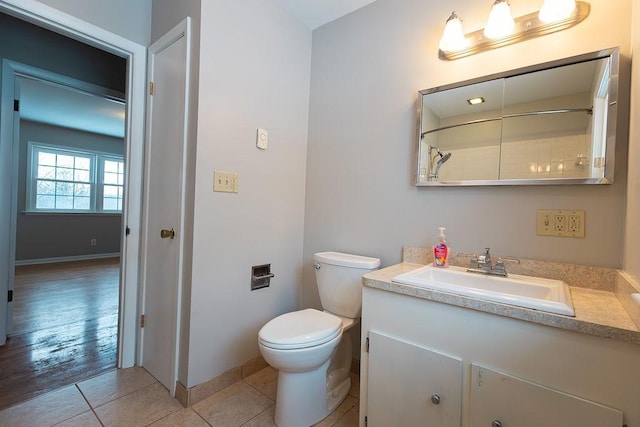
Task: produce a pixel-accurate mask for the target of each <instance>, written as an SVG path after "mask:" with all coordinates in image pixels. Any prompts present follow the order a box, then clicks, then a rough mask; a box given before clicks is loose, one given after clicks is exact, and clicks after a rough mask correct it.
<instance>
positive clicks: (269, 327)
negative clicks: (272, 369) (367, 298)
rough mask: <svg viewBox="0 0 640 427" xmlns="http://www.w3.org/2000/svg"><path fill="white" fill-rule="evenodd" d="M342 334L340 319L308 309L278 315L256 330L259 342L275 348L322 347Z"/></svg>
mask: <svg viewBox="0 0 640 427" xmlns="http://www.w3.org/2000/svg"><path fill="white" fill-rule="evenodd" d="M341 331H342V320H341V319H340V318H339V317H336V316H334V315H333V314H329V313H325V312H322V311H319V310H314V309H312V308H307V309H305V310H300V311H294V312H291V313H285V314H282V315H280V316H278V317H276V318H275V319H273V320H271V321H270V322H268V323H267V324H266V325H264V326H263V327H262V329H260V332H259V333H258V337H259V340H260V342H261V343H262V344H263V345H265V346H267V347H272V348H277V349H294V348H306V347H313V346H316V345H320V344H324V343H325V342H327V341H330V340H332V339H333V338H335V337H336V336H338V335H339V334H340V332H341Z"/></svg>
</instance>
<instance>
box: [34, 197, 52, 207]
mask: <svg viewBox="0 0 640 427" xmlns="http://www.w3.org/2000/svg"><path fill="white" fill-rule="evenodd" d="M55 207H56V198H55V197H54V196H40V195H38V196H37V197H36V209H54V208H55Z"/></svg>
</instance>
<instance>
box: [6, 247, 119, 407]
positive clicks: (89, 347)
mask: <svg viewBox="0 0 640 427" xmlns="http://www.w3.org/2000/svg"><path fill="white" fill-rule="evenodd" d="M119 268H120V260H119V259H118V258H110V259H103V260H90V261H76V262H68V263H58V264H43V265H36V266H20V267H16V278H15V286H14V294H13V330H12V332H11V333H10V334H9V337H8V339H7V343H6V345H4V346H0V410H2V409H3V408H6V407H8V406H11V405H13V404H15V403H17V402H20V401H23V400H26V399H29V398H31V397H34V396H37V395H39V394H42V393H44V392H47V391H51V390H54V389H57V388H60V387H63V386H66V385H70V384H73V383H76V382H78V381H82V380H84V379H86V378H90V377H93V376H95V375H97V374H100V373H102V372H105V371H108V370H110V369H114V368H115V366H116V349H117V335H118V291H119Z"/></svg>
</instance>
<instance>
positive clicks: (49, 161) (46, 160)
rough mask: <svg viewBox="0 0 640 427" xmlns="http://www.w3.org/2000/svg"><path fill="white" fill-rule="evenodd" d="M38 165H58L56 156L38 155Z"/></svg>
mask: <svg viewBox="0 0 640 427" xmlns="http://www.w3.org/2000/svg"><path fill="white" fill-rule="evenodd" d="M38 164H39V165H46V166H55V165H56V155H55V154H53V153H43V152H40V153H38Z"/></svg>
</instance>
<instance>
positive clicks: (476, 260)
mask: <svg viewBox="0 0 640 427" xmlns="http://www.w3.org/2000/svg"><path fill="white" fill-rule="evenodd" d="M505 261H513V262H516V263H518V264H520V260H519V259H518V258H509V257H499V258H498V260H497V261H496V263H495V265H494V264H493V263H492V261H491V251H490V248H485V252H484V254H482V255H478V256H476V255H473V257H472V258H471V261H470V263H469V268H468V269H467V271H468V272H470V273H479V274H491V275H494V276H502V277H507V276H508V274H507V269H506V268H505V266H504V262H505Z"/></svg>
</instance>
